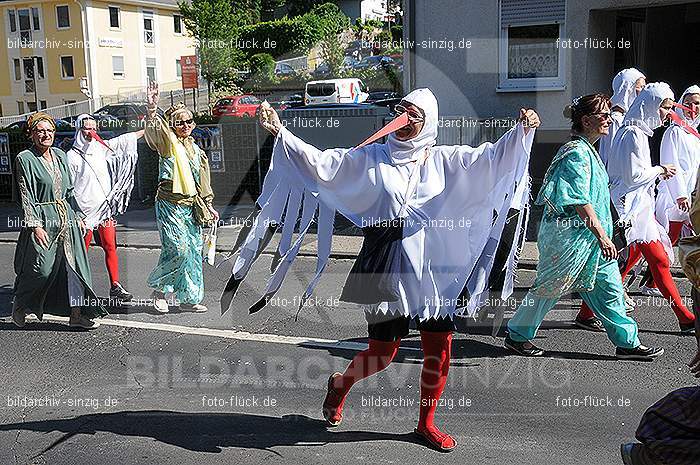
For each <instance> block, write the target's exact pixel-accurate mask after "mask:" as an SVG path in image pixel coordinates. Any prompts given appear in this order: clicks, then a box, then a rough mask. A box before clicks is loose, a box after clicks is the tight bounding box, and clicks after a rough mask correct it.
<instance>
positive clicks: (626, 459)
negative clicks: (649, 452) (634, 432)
mask: <svg viewBox="0 0 700 465" xmlns="http://www.w3.org/2000/svg"><path fill="white" fill-rule="evenodd" d="M639 446H640V444H638V443H635V442H630V443H627V444H621V445H620V455H622V463H623V464H624V465H639V462H637V461H635V460H634V455H632V454H633V451H634V450H635V449H636V448H637V447H639Z"/></svg>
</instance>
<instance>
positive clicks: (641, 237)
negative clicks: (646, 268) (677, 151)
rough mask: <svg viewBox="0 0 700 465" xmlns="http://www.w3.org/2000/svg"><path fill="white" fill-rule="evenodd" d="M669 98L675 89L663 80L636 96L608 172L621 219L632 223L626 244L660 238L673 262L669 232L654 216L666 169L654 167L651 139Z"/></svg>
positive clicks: (615, 147) (613, 197)
mask: <svg viewBox="0 0 700 465" xmlns="http://www.w3.org/2000/svg"><path fill="white" fill-rule="evenodd" d="M667 98H668V99H673V91H672V90H671V88H670V87H669V85H668V84H666V83H664V82H655V83H652V84H647V85H646V86H645V87H644V89H643V90H642V92H641V93H640V94H639V95H638V96H637V98H636V99H635V100H634V103H633V104H632V107H631V108H630V109H629V111H628V112H627V114H626V115H625V119H624V122H623V124H622V127H621V128H620V129H619V130H618V131H617V134H616V135H615V138H614V139H613V143H612V152H611V157H610V159H609V160H608V175H609V177H610V198H611V200H612V202H613V204H614V205H615V209H616V210H617V212H618V214H619V215H620V220H622V221H625V222H627V223H628V224H629V225H630V227H629V228H628V229H627V232H626V237H627V243H628V244H632V243H634V242H654V241H661V243H662V244H663V245H664V248H665V249H666V253H667V254H668V257H669V259H670V260H671V261H672V260H673V250H672V247H671V241H670V239H669V237H668V233H667V232H666V229H665V228H664V227H663V226H661V225H660V224H659V222H658V221H656V218H655V216H654V210H655V204H656V201H655V195H654V188H655V184H656V179H657V178H658V177H659V176H660V175H661V174H662V173H663V168H662V167H661V166H652V164H651V152H650V150H649V138H650V137H651V136H652V135H653V134H654V129H656V128H658V127H660V126H661V125H662V124H663V123H662V121H661V117H660V115H659V107H660V106H661V102H663V101H664V100H665V99H667Z"/></svg>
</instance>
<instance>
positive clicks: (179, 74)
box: [175, 58, 182, 79]
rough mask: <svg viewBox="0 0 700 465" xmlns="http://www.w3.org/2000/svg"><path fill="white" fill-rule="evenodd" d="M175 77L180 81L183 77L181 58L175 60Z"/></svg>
mask: <svg viewBox="0 0 700 465" xmlns="http://www.w3.org/2000/svg"><path fill="white" fill-rule="evenodd" d="M175 75H177V77H178V79H180V78H181V77H182V62H181V61H180V59H179V58H178V59H176V60H175Z"/></svg>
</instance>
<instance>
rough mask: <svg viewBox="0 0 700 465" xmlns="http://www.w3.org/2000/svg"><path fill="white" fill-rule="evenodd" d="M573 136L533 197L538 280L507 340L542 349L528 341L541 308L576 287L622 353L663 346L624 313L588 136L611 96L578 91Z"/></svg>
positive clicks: (592, 137) (519, 349) (599, 170)
mask: <svg viewBox="0 0 700 465" xmlns="http://www.w3.org/2000/svg"><path fill="white" fill-rule="evenodd" d="M565 116H568V117H569V118H570V119H571V121H572V127H571V133H572V138H571V141H569V142H567V143H566V144H564V145H563V146H562V147H561V148H560V149H559V151H558V152H557V154H556V155H555V156H554V159H553V160H552V164H551V165H550V166H549V169H548V170H547V173H546V174H545V177H544V181H543V182H542V189H541V190H540V193H539V195H538V197H537V200H536V203H537V204H538V205H543V206H544V213H543V215H542V222H541V224H540V230H539V233H538V236H537V248H538V250H539V262H538V265H537V278H536V279H535V284H534V285H533V287H532V288H531V289H530V292H528V294H527V296H525V299H523V302H522V303H521V305H520V307H519V308H518V311H517V312H516V313H515V315H514V316H513V318H512V319H511V320H510V322H509V323H508V337H507V338H506V340H505V346H506V348H508V349H510V350H511V351H513V352H515V353H517V354H520V355H525V356H531V357H532V356H542V355H544V351H543V350H542V349H539V348H538V347H535V346H534V345H533V344H532V343H531V342H530V341H532V340H533V339H534V338H535V335H536V334H537V329H538V328H539V326H540V324H541V323H542V320H543V319H544V317H545V315H546V314H547V313H548V312H549V311H550V310H551V309H552V308H554V305H555V304H556V303H557V301H558V300H559V298H561V297H562V296H563V295H564V294H567V293H571V292H578V293H579V294H580V295H581V298H582V299H583V300H584V302H586V304H588V306H589V307H590V308H591V309H592V310H593V312H594V313H595V314H596V316H597V317H598V318H600V320H601V323H602V324H603V326H604V328H605V331H606V332H607V333H608V338H609V339H610V341H611V342H612V343H613V344H614V345H615V347H616V356H617V357H618V358H623V359H641V360H647V359H652V358H655V357H657V356H659V355H661V354H663V349H660V348H651V347H645V346H643V345H642V344H641V343H640V342H639V338H638V337H637V323H636V322H635V321H634V320H633V319H632V318H630V317H628V316H627V314H626V310H625V301H624V294H623V288H622V279H621V278H620V271H619V270H618V268H617V261H616V260H615V258H616V257H617V252H618V251H617V248H616V246H615V244H613V242H612V240H611V239H610V238H611V237H613V221H612V215H611V212H610V191H609V190H608V175H607V173H606V171H605V167H604V166H603V162H602V161H601V160H600V156H599V155H598V152H597V151H596V149H595V148H594V147H593V144H594V143H595V142H596V141H597V140H598V139H599V138H600V136H602V135H605V134H607V133H608V128H609V126H610V120H611V118H610V98H609V97H608V96H606V95H602V94H593V95H586V96H582V97H578V98H577V99H575V100H574V101H573V102H572V104H571V105H570V106H568V107H567V109H566V110H565Z"/></svg>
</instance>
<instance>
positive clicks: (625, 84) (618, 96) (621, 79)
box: [610, 68, 646, 111]
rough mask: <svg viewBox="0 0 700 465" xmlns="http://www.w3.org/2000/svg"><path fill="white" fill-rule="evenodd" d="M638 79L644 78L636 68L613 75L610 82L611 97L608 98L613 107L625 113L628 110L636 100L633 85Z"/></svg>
mask: <svg viewBox="0 0 700 465" xmlns="http://www.w3.org/2000/svg"><path fill="white" fill-rule="evenodd" d="M639 78H645V79H646V76H644V74H643V73H642V72H641V71H639V70H638V69H637V68H627V69H623V70H622V71H620V72H619V73H617V74H616V75H615V77H614V78H613V82H612V89H613V96H612V97H611V98H610V101H611V103H612V106H613V107H615V106H618V107H620V108H622V109H623V110H625V111H627V110H629V109H630V106H632V102H634V99H635V98H637V91H636V90H635V85H636V83H637V80H639Z"/></svg>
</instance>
